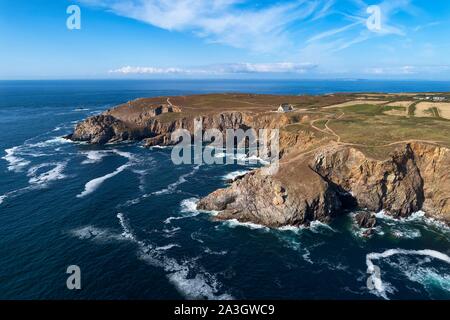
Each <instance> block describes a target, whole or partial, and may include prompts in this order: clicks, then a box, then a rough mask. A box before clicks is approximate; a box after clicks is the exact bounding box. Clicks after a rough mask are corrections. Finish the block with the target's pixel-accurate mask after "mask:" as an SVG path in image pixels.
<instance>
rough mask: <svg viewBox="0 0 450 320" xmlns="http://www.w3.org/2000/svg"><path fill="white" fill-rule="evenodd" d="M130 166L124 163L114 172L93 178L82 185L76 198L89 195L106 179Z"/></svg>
mask: <svg viewBox="0 0 450 320" xmlns="http://www.w3.org/2000/svg"><path fill="white" fill-rule="evenodd" d="M129 166H130V164H124V165H122V166H120V167H119V168H117V169H116V170H115V171H114V172H111V173H108V174H107V175H104V176H103V177H99V178H95V179H93V180H91V181H89V182H88V183H86V185H85V186H84V191H83V192H82V193H80V194H79V195H77V198H83V197H86V196H87V195H90V194H91V193H93V192H95V191H96V190H97V189H98V188H99V187H100V186H101V185H102V184H103V182H105V181H106V180H108V179H111V178H113V177H115V176H116V175H118V174H119V173H121V172H123V171H124V170H125V169H127V168H128V167H129Z"/></svg>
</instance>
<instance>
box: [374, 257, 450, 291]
mask: <svg viewBox="0 0 450 320" xmlns="http://www.w3.org/2000/svg"><path fill="white" fill-rule="evenodd" d="M394 255H418V256H426V257H430V258H433V259H437V260H440V261H443V262H445V263H448V264H450V257H449V256H447V255H446V254H444V253H441V252H439V251H435V250H428V249H426V250H404V249H389V250H386V251H384V252H382V253H369V254H367V255H366V265H367V273H369V274H371V276H372V279H373V289H372V290H371V292H372V293H374V294H375V295H377V296H380V297H382V298H384V299H388V297H387V293H391V292H392V287H391V286H390V284H388V283H383V281H382V279H381V277H380V275H377V274H376V270H377V268H376V266H375V264H374V263H373V260H380V259H385V258H389V257H391V256H394ZM415 274H416V275H415V276H413V275H411V274H410V275H409V278H410V279H415V280H420V279H421V278H423V277H420V276H419V277H417V273H415ZM422 274H423V272H422ZM425 274H426V272H425ZM439 277H441V276H439ZM422 284H423V283H422Z"/></svg>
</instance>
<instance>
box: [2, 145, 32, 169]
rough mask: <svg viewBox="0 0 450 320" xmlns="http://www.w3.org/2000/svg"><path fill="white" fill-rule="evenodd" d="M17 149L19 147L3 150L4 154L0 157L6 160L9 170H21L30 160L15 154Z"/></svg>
mask: <svg viewBox="0 0 450 320" xmlns="http://www.w3.org/2000/svg"><path fill="white" fill-rule="evenodd" d="M18 150H19V147H13V148H10V149H6V150H5V152H6V156H4V157H2V159H4V160H6V161H7V162H8V163H9V165H8V170H9V171H14V172H21V171H22V170H23V169H24V168H25V167H26V166H28V165H29V164H30V161H28V160H25V159H24V158H21V157H19V156H17V155H16V151H18Z"/></svg>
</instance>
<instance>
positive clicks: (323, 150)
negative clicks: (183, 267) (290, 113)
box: [68, 100, 450, 228]
mask: <svg viewBox="0 0 450 320" xmlns="http://www.w3.org/2000/svg"><path fill="white" fill-rule="evenodd" d="M141 104H142V105H141ZM194 119H197V120H199V119H201V120H202V123H203V130H205V129H211V128H214V129H218V130H221V131H225V129H239V128H242V129H247V128H250V127H251V128H253V129H259V128H276V127H282V126H285V125H287V124H289V121H290V120H289V118H288V117H287V116H286V115H283V114H281V115H280V114H273V113H263V114H259V115H255V114H252V113H246V112H237V111H227V112H217V113H208V114H204V115H198V114H193V113H183V109H182V108H180V107H176V106H173V105H171V104H167V105H165V104H163V105H161V104H159V105H146V104H145V103H144V102H143V101H140V100H137V101H135V102H132V103H131V104H124V105H121V106H119V107H117V108H114V109H111V110H108V111H106V112H104V113H103V114H101V115H97V116H93V117H90V118H88V119H86V120H85V121H83V122H81V123H79V124H78V125H77V126H76V128H75V130H74V132H73V134H72V135H70V136H68V138H70V139H72V140H74V141H84V142H88V143H95V144H105V143H114V142H121V141H144V143H145V145H147V146H154V145H170V144H173V143H174V141H172V140H171V134H172V133H173V132H174V131H175V130H177V129H186V130H188V131H190V132H191V133H193V132H194ZM300 120H302V121H303V120H304V119H303V118H302V119H300ZM304 121H306V122H307V121H309V117H308V118H306V119H305V120H304ZM302 150H312V151H309V152H305V153H304V154H302V153H300V155H299V151H302ZM280 156H281V157H282V161H281V164H280V168H279V171H278V173H277V174H275V175H271V176H268V175H264V173H263V170H255V171H253V172H251V173H249V174H247V175H245V176H241V177H238V178H237V179H235V180H233V181H229V183H230V186H229V187H228V188H225V189H220V190H217V191H215V192H213V193H211V194H210V195H208V196H206V197H205V198H203V199H201V200H200V202H199V204H198V208H199V209H202V210H214V211H218V212H219V213H218V215H217V216H216V217H217V219H237V220H239V221H241V222H253V223H258V224H262V225H266V226H269V227H280V226H285V225H295V226H297V225H307V224H309V223H310V222H312V221H315V220H319V221H322V222H329V221H330V220H331V219H332V218H333V217H334V216H335V215H336V214H338V213H340V212H344V211H345V210H344V209H347V208H361V209H367V210H368V211H372V212H377V211H381V210H384V211H386V213H388V214H391V215H392V216H394V217H406V216H409V215H410V214H412V213H413V212H416V211H419V210H423V211H425V212H426V213H427V214H428V215H430V216H433V217H435V218H438V219H440V220H442V221H445V222H447V223H450V183H449V181H450V176H449V175H450V173H449V172H450V170H449V168H450V150H449V149H448V148H445V147H441V146H437V145H431V144H425V143H404V144H399V147H398V148H397V149H396V151H394V152H393V153H391V154H390V155H389V156H388V157H386V159H384V160H375V159H372V158H370V157H368V156H366V155H365V154H364V153H363V152H361V151H359V150H357V149H356V148H353V147H352V146H349V145H345V144H341V143H336V142H330V141H329V140H327V139H326V138H320V139H319V138H317V137H316V136H315V135H314V133H311V132H309V131H302V130H297V131H289V130H285V131H281V133H280ZM375 222H376V219H375V220H374V218H373V217H372V216H367V215H359V217H358V218H357V223H358V224H359V225H360V226H361V227H364V228H372V227H373V224H374V223H375Z"/></svg>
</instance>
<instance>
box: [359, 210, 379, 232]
mask: <svg viewBox="0 0 450 320" xmlns="http://www.w3.org/2000/svg"><path fill="white" fill-rule="evenodd" d="M355 221H356V223H357V224H358V226H359V227H360V228H366V229H371V228H373V227H375V225H376V224H377V218H376V217H375V215H374V214H373V213H370V212H359V213H357V214H356V215H355Z"/></svg>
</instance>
